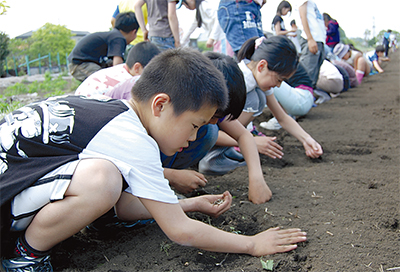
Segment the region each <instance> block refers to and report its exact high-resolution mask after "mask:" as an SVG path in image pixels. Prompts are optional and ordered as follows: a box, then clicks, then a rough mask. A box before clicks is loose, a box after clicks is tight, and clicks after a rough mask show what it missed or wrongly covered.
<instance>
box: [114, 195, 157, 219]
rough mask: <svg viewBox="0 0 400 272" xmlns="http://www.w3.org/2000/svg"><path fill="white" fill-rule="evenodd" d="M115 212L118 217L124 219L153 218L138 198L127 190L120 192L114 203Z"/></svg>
mask: <svg viewBox="0 0 400 272" xmlns="http://www.w3.org/2000/svg"><path fill="white" fill-rule="evenodd" d="M115 213H116V214H117V216H118V218H119V219H121V220H124V221H135V220H143V219H150V218H153V217H152V216H151V214H150V213H149V212H148V211H147V209H146V208H145V207H144V206H143V204H142V202H141V201H140V199H139V198H137V197H136V196H134V195H132V194H130V193H127V192H122V194H121V197H120V198H119V200H118V202H117V204H115Z"/></svg>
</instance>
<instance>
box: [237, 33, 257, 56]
mask: <svg viewBox="0 0 400 272" xmlns="http://www.w3.org/2000/svg"><path fill="white" fill-rule="evenodd" d="M257 39H258V37H253V38H250V39H248V40H247V41H245V42H244V44H243V45H242V47H241V48H240V50H239V52H238V53H237V59H238V61H239V62H240V61H242V60H244V59H249V60H250V59H251V57H252V56H253V54H254V51H255V50H256V40H257Z"/></svg>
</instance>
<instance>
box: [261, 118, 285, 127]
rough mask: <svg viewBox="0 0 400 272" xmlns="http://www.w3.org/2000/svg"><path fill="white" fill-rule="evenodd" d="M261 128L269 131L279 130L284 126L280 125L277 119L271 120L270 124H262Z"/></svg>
mask: <svg viewBox="0 0 400 272" xmlns="http://www.w3.org/2000/svg"><path fill="white" fill-rule="evenodd" d="M260 127H262V128H265V129H269V130H279V129H281V128H282V126H281V125H280V124H279V122H278V120H276V118H275V117H273V118H271V119H269V121H268V122H261V123H260Z"/></svg>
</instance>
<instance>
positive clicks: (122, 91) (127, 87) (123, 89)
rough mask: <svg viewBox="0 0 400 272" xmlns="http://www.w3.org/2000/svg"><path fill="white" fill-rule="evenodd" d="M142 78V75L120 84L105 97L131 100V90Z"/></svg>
mask: <svg viewBox="0 0 400 272" xmlns="http://www.w3.org/2000/svg"><path fill="white" fill-rule="evenodd" d="M139 78H140V75H138V76H134V77H131V78H130V79H128V80H125V81H124V82H121V83H119V84H118V85H117V86H115V88H113V89H112V90H110V91H108V92H107V93H106V94H105V95H106V96H108V97H111V98H114V99H126V100H129V99H130V98H131V90H132V87H133V85H135V83H136V81H137V80H138V79H139Z"/></svg>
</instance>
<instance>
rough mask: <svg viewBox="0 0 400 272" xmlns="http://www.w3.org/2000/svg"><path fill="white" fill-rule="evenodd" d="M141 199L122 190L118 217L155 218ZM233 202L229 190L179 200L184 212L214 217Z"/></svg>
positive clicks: (116, 208) (131, 218) (118, 204)
mask: <svg viewBox="0 0 400 272" xmlns="http://www.w3.org/2000/svg"><path fill="white" fill-rule="evenodd" d="M141 200H142V199H139V198H138V197H136V196H134V195H132V194H130V193H127V192H122V194H121V197H120V199H119V200H118V202H117V204H116V205H115V212H116V214H117V216H118V218H119V219H121V220H124V221H135V220H141V219H150V218H153V215H152V214H151V213H150V212H149V211H148V210H147V208H146V207H145V206H144V205H143V203H142V201H141ZM231 204H232V196H231V194H230V193H229V192H228V191H226V192H224V193H223V194H218V195H201V196H197V197H190V198H185V199H181V200H179V205H180V206H181V208H182V210H183V211H184V212H201V213H204V214H207V215H209V216H212V217H218V216H220V215H221V214H223V213H224V212H226V211H227V210H229V208H230V207H231Z"/></svg>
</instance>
